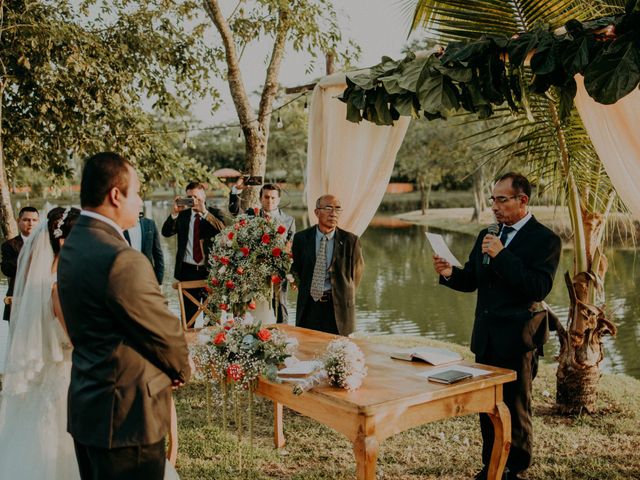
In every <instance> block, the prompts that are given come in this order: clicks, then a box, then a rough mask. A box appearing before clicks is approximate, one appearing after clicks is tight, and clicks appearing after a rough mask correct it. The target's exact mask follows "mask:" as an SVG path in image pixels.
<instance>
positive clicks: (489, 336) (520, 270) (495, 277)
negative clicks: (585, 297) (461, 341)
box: [440, 217, 561, 357]
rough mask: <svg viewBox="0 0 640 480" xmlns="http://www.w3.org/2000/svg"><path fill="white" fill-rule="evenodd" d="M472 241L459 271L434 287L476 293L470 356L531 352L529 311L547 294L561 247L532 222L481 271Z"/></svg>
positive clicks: (479, 247) (479, 249) (479, 253)
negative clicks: (475, 291) (440, 286)
mask: <svg viewBox="0 0 640 480" xmlns="http://www.w3.org/2000/svg"><path fill="white" fill-rule="evenodd" d="M486 234H487V229H484V230H482V231H481V232H480V234H479V235H478V238H477V239H476V242H475V245H474V246H473V249H472V250H471V254H470V255H469V260H468V261H467V263H466V264H465V265H464V268H462V269H460V268H454V269H453V274H452V275H451V277H450V278H449V280H446V279H444V277H440V283H441V284H442V285H446V286H447V287H449V288H452V289H454V290H458V291H462V292H472V291H474V290H476V289H477V290H478V299H477V303H476V312H475V322H474V324H473V333H472V336H471V351H472V352H474V353H475V354H476V355H477V356H479V357H482V356H484V355H485V353H487V352H489V351H490V352H491V353H492V354H494V355H498V356H502V357H512V356H516V355H519V354H522V353H524V352H527V351H530V350H534V349H535V348H536V347H537V346H538V345H535V344H534V342H533V338H532V337H533V334H534V333H535V332H531V328H532V327H533V326H532V325H531V319H532V317H533V314H532V312H530V311H529V308H530V307H531V305H532V304H533V303H534V302H540V301H542V300H543V299H544V298H545V297H546V296H547V294H548V293H549V292H550V291H551V287H552V286H553V277H554V275H555V273H556V269H557V268H558V262H559V260H560V249H561V241H560V237H558V236H557V235H556V234H555V233H553V232H552V231H551V230H550V229H548V228H547V227H545V226H544V225H542V224H541V223H539V222H538V221H537V220H536V219H535V218H534V217H532V218H531V219H529V221H528V222H527V223H525V224H524V226H523V227H522V228H521V229H520V230H519V231H518V232H517V234H516V235H515V237H514V238H513V239H512V240H511V242H510V243H509V244H508V245H507V247H506V248H505V249H503V250H502V251H501V252H500V253H499V254H498V255H496V256H495V258H492V259H491V261H490V263H489V265H486V266H484V265H482V257H483V254H482V239H483V238H484V236H485V235H486Z"/></svg>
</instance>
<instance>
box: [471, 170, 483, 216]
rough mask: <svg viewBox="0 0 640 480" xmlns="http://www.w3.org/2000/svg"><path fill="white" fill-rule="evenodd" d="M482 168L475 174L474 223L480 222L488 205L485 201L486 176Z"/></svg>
mask: <svg viewBox="0 0 640 480" xmlns="http://www.w3.org/2000/svg"><path fill="white" fill-rule="evenodd" d="M482 170H483V169H482V167H479V168H478V169H477V170H476V171H475V172H473V214H472V215H471V221H472V222H479V221H480V215H481V214H482V212H483V211H484V209H485V206H486V203H485V199H484V194H483V193H484V191H483V188H484V174H483V171H482Z"/></svg>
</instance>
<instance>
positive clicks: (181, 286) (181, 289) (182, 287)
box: [173, 280, 213, 330]
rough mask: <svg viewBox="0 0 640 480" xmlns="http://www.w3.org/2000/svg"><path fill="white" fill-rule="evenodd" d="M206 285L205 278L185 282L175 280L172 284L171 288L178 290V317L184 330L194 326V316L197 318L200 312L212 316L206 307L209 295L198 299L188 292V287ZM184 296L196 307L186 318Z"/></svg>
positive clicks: (202, 286)
mask: <svg viewBox="0 0 640 480" xmlns="http://www.w3.org/2000/svg"><path fill="white" fill-rule="evenodd" d="M206 286H207V281H206V280H190V281H187V282H175V283H174V284H173V288H175V289H176V290H178V301H179V302H180V318H181V320H182V328H184V329H185V330H189V329H192V328H194V325H195V323H196V318H198V315H200V313H203V314H206V315H209V316H211V317H213V312H212V311H211V310H210V309H209V307H208V305H209V297H206V298H205V299H204V300H202V301H200V300H199V299H197V298H195V297H194V296H193V295H191V293H190V292H189V289H195V288H205V287H206ZM185 297H186V298H187V299H188V300H189V301H190V302H192V303H193V304H194V305H195V306H196V307H198V309H197V310H196V312H195V313H194V314H193V316H192V317H191V318H186V316H187V314H186V313H185V309H184V301H185V300H184V299H185Z"/></svg>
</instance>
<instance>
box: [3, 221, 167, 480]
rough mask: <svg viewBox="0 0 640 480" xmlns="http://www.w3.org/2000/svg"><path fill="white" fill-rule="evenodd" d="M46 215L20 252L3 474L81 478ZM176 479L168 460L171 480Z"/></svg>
mask: <svg viewBox="0 0 640 480" xmlns="http://www.w3.org/2000/svg"><path fill="white" fill-rule="evenodd" d="M53 260H54V256H53V250H52V249H51V244H50V243H49V235H48V231H47V228H46V222H42V223H41V225H40V226H39V227H38V228H37V229H36V230H35V231H34V232H33V233H32V234H31V235H30V236H29V238H28V239H27V241H26V243H25V244H24V246H23V248H22V251H21V253H20V257H19V259H18V269H17V274H16V285H15V289H14V296H13V302H12V308H11V321H10V323H9V342H8V346H7V351H6V352H7V356H6V362H5V372H4V377H3V379H2V391H1V392H0V479H2V480H4V479H15V480H79V479H80V473H79V471H78V463H77V461H76V455H75V449H74V446H73V439H72V437H71V435H70V434H69V433H68V432H67V391H68V388H69V381H70V377H71V352H72V348H71V345H70V343H69V339H68V337H67V334H66V332H65V331H64V330H63V328H62V326H61V325H60V322H59V321H58V319H56V318H55V316H54V313H53V303H52V298H51V291H52V287H53V284H54V283H55V281H56V277H55V273H52V272H51V266H52V265H53ZM170 479H171V480H172V479H178V474H177V472H176V471H175V469H174V468H173V466H171V465H170V464H169V463H168V462H167V468H166V469H165V480H170Z"/></svg>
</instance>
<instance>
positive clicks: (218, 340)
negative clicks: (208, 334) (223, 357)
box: [213, 332, 227, 345]
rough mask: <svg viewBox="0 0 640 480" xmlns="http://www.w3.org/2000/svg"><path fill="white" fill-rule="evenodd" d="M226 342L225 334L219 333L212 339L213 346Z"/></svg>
mask: <svg viewBox="0 0 640 480" xmlns="http://www.w3.org/2000/svg"><path fill="white" fill-rule="evenodd" d="M226 340H227V336H226V335H225V333H224V332H220V333H219V334H217V335H216V337H215V338H214V339H213V344H214V345H220V344H221V343H224V342H225V341H226Z"/></svg>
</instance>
